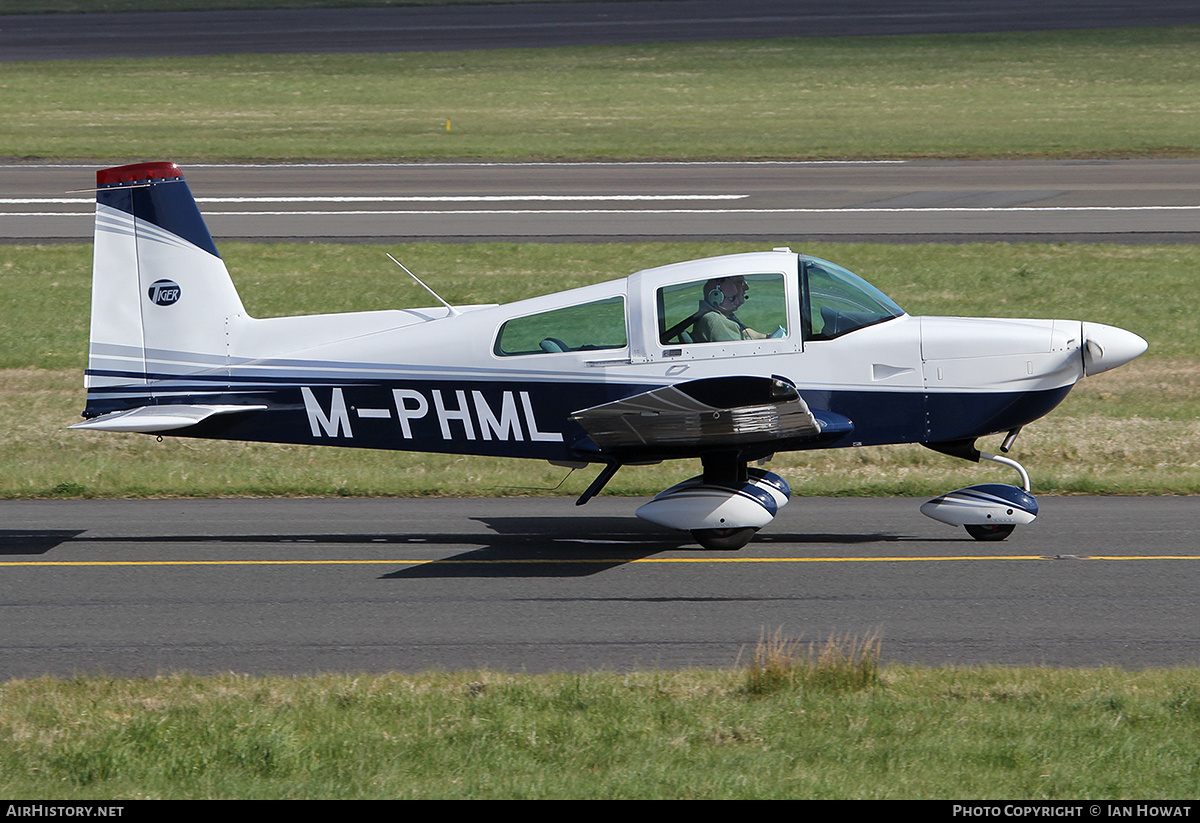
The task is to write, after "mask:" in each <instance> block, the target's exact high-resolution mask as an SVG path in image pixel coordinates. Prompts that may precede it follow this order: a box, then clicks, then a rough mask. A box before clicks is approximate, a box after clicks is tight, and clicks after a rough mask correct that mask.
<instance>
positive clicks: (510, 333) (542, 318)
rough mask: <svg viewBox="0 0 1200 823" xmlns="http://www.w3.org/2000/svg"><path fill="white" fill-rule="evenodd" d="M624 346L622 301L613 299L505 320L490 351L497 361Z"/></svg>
mask: <svg viewBox="0 0 1200 823" xmlns="http://www.w3.org/2000/svg"><path fill="white" fill-rule="evenodd" d="M627 345H629V335H628V333H627V332H626V329H625V298H624V297H620V296H617V297H609V298H606V299H604V300H597V301H595V302H592V303H582V304H580V305H578V306H567V307H565V308H561V309H551V310H550V311H544V312H541V313H540V314H531V315H528V316H527V317H517V318H514V319H512V320H509V321H507V322H506V323H504V325H502V326H501V327H500V332H499V333H498V334H497V335H496V344H495V347H494V351H495V353H496V354H497V355H499V356H500V357H511V356H514V355H521V354H557V353H560V352H568V351H596V350H600V349H623V348H625V347H626V346H627Z"/></svg>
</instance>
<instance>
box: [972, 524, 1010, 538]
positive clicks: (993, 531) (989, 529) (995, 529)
mask: <svg viewBox="0 0 1200 823" xmlns="http://www.w3.org/2000/svg"><path fill="white" fill-rule="evenodd" d="M963 528H964V529H966V530H967V534H969V535H971V537H974V538H975V539H976V540H986V541H999V540H1003V539H1004V538H1006V537H1008V536H1009V535H1010V534H1012V533H1013V529H1015V528H1016V526H1015V525H1013V524H1012V523H995V524H992V523H989V524H987V525H984V526H974V525H971V526H963Z"/></svg>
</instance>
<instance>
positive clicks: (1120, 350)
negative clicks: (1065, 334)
mask: <svg viewBox="0 0 1200 823" xmlns="http://www.w3.org/2000/svg"><path fill="white" fill-rule="evenodd" d="M1147 346H1148V344H1147V343H1146V341H1145V340H1143V339H1142V338H1140V337H1138V336H1137V335H1136V334H1134V333H1133V332H1131V331H1125V330H1124V329H1118V328H1117V327H1116V326H1106V325H1104V324H1103V323H1086V322H1085V323H1084V324H1083V373H1084V374H1086V375H1088V376H1091V375H1093V374H1099V373H1100V372H1105V371H1108V370H1109V369H1115V368H1116V367H1117V366H1123V365H1125V364H1126V363H1128V362H1129V361H1130V360H1132V359H1133V358H1135V357H1137V356H1138V355H1140V354H1141V353H1142V352H1144V351H1145V350H1146V348H1147Z"/></svg>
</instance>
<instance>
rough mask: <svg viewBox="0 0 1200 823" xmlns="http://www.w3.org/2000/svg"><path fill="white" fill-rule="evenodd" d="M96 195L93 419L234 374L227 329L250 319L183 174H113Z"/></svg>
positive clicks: (172, 170) (163, 166)
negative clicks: (161, 391)
mask: <svg viewBox="0 0 1200 823" xmlns="http://www.w3.org/2000/svg"><path fill="white" fill-rule="evenodd" d="M96 185H97V191H96V240H95V253H94V258H93V263H92V323H91V340H90V344H89V347H88V369H87V373H86V378H85V383H84V384H85V385H86V386H87V388H88V390H89V391H88V410H87V411H86V412H85V415H86V416H89V417H91V416H94V415H95V414H101V413H104V412H106V411H111V410H113V408H119V407H122V406H127V405H128V402H126V403H120V402H117V403H113V402H112V400H111V399H110V400H108V401H106V400H105V396H106V395H107V396H109V397H110V398H112V399H115V398H114V395H116V394H127V395H132V394H138V395H140V396H141V397H142V398H146V397H147V396H152V394H153V391H152V389H150V388H149V385H150V384H152V383H153V382H155V381H156V380H161V379H164V378H171V377H176V376H179V375H184V374H194V373H196V372H201V371H209V370H212V369H214V368H220V367H222V366H224V365H225V364H226V357H227V355H226V325H227V323H228V321H229V320H230V319H231V318H232V317H235V316H237V315H244V314H245V309H243V308H242V301H241V298H239V297H238V294H237V290H236V289H235V288H234V285H233V281H232V280H231V279H230V278H229V272H228V270H226V268H225V263H224V261H223V260H221V256H220V255H219V254H218V253H217V248H216V246H215V245H214V244H213V240H212V236H211V235H210V234H209V233H208V228H207V227H206V226H205V225H204V218H202V217H201V216H200V210H199V209H198V208H197V206H196V201H195V199H194V198H193V197H192V193H191V191H190V190H189V189H188V185H187V183H186V182H185V181H184V179H183V173H182V172H180V170H179V168H178V167H177V166H176V165H175V164H173V163H138V164H136V165H132V166H121V167H118V168H112V169H105V170H103V171H100V172H97V174H96ZM139 386H140V387H145V388H143V389H141V390H140V391H139V390H138V389H137V388H136V387H139ZM117 387H124V389H125V392H121V391H119V390H118V391H114V390H116V389H117ZM106 389H107V390H108V391H105V390H106ZM143 402H145V401H144V400H143Z"/></svg>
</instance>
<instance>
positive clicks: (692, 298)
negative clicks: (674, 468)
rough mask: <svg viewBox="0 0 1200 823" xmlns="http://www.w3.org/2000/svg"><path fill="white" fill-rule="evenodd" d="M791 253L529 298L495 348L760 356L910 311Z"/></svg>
mask: <svg viewBox="0 0 1200 823" xmlns="http://www.w3.org/2000/svg"><path fill="white" fill-rule="evenodd" d="M784 251H786V250H783V249H777V250H776V251H775V252H763V253H751V254H742V255H728V256H725V257H719V258H709V259H707V260H695V261H690V262H687V263H677V264H672V265H669V266H662V267H659V268H657V269H647V270H645V271H642V272H638V273H637V274H635V275H632V276H631V277H629V278H628V279H627V280H625V281H611V282H609V283H605V284H597V285H595V286H589V287H584V288H583V289H577V290H574V291H572V292H569V293H567V292H564V293H560V294H556V295H546V296H544V297H542V298H534V299H532V300H530V301H523V302H522V303H521V304H520V306H521V308H523V309H526V312H527V313H526V312H523V313H522V314H520V315H517V316H515V317H510V318H508V319H506V320H505V321H504V322H503V323H502V324H501V325H500V327H499V329H498V330H497V334H496V337H495V338H494V342H493V349H492V351H493V353H494V354H495V355H497V356H499V357H513V356H523V355H543V354H560V353H566V352H595V351H610V352H612V351H617V350H624V349H627V348H631V347H632V350H636V351H634V353H635V354H636V353H638V352H642V353H644V356H647V357H650V358H655V357H657V356H659V355H657V354H655V353H654V352H653V351H650V348H652V347H654V346H655V345H657V347H659V349H660V350H661V352H662V356H672V357H679V356H684V357H687V356H688V352H692V353H694V356H696V357H712V356H733V355H735V354H736V351H737V350H739V349H741V346H740V345H739V346H737V347H735V348H734V349H728V350H727V349H725V348H724V347H718V346H709V344H728V343H730V342H731V341H732V342H737V341H749V340H755V341H758V345H757V346H756V348H755V350H754V351H755V352H756V353H763V352H768V351H775V352H785V351H801V350H802V349H803V345H804V343H805V342H807V341H816V340H833V339H834V338H837V337H841V336H842V335H845V334H849V333H851V332H854V331H857V330H858V329H862V328H865V327H867V326H872V325H875V324H877V323H882V322H884V321H887V320H891V319H892V318H895V317H900V316H902V315H903V314H904V311H903V310H902V309H901V308H900V307H899V306H897V305H896V304H895V303H894V302H892V300H891V299H890V298H888V297H887V295H885V294H884V293H883V292H881V291H879V289H877V288H875V287H874V286H872V285H871V284H870V283H868V282H867V281H865V280H863V279H862V278H861V277H859V276H858V275H856V274H854V273H852V272H850V271H848V270H847V269H845V268H842V267H841V266H839V265H837V264H835V263H830V262H829V261H828V260H822V259H820V258H817V257H809V256H807V255H797V254H793V253H786V254H781V253H780V252H784ZM529 309H535V310H533V311H529ZM645 321H648V322H649V323H653V327H651V326H650V325H648V324H647V325H643V322H645ZM651 328H654V329H655V333H654V335H653V336H650V334H649V333H650V331H651ZM655 338H657V339H655ZM693 347H695V348H693ZM706 347H707V348H706Z"/></svg>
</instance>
